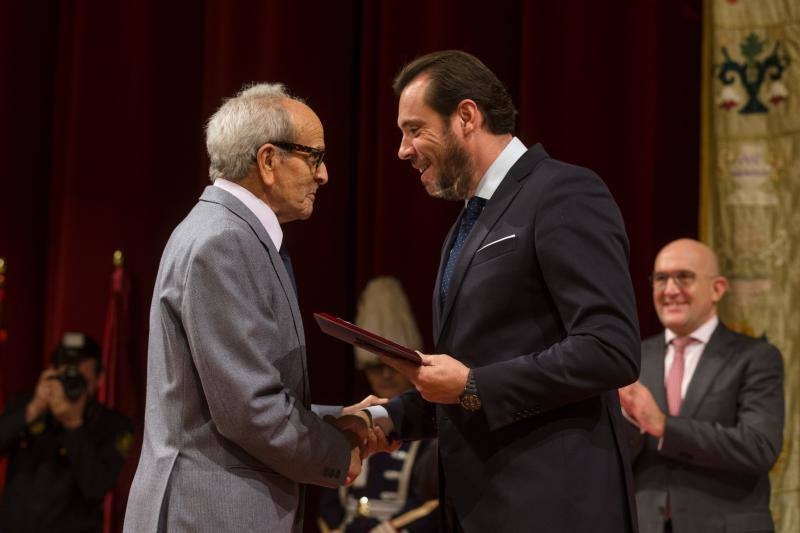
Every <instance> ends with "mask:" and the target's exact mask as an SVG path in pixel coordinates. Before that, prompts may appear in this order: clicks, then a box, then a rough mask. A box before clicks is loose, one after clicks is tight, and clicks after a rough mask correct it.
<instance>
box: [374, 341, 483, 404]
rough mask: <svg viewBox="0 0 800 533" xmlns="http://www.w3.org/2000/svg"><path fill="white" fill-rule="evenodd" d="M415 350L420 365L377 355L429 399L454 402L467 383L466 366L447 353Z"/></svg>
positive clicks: (467, 372)
mask: <svg viewBox="0 0 800 533" xmlns="http://www.w3.org/2000/svg"><path fill="white" fill-rule="evenodd" d="M417 353H418V354H419V356H420V357H422V365H421V366H416V365H413V364H411V363H406V362H405V361H402V360H400V359H395V358H393V357H384V356H381V360H382V361H383V362H384V363H385V364H387V365H389V366H391V367H392V368H394V369H395V370H397V371H398V372H400V373H401V374H403V375H404V376H405V377H407V378H408V379H409V380H410V381H411V382H412V383H413V384H414V387H416V389H417V390H418V391H419V393H420V394H421V395H422V397H423V398H425V399H426V400H428V401H429V402H433V403H458V397H459V396H461V393H462V392H464V386H466V384H467V376H468V375H469V368H467V367H466V366H465V365H464V364H463V363H461V362H460V361H459V360H457V359H454V358H453V357H451V356H449V355H445V354H438V355H425V354H423V353H420V352H417Z"/></svg>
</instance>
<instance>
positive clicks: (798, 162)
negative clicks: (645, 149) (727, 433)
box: [702, 0, 800, 533]
mask: <svg viewBox="0 0 800 533" xmlns="http://www.w3.org/2000/svg"><path fill="white" fill-rule="evenodd" d="M705 5H706V11H705V12H706V18H705V21H704V30H703V32H704V39H703V42H704V61H703V81H704V84H703V88H704V94H703V144H702V146H703V148H704V150H703V167H702V168H703V175H702V178H703V185H704V187H703V204H702V207H703V218H702V234H703V239H704V240H705V241H706V242H708V243H710V244H711V245H712V246H713V247H714V249H715V250H716V252H717V255H718V256H719V259H720V265H721V268H722V270H723V272H725V273H726V274H727V275H728V277H729V279H730V282H731V284H730V291H729V293H728V295H727V296H726V297H725V299H724V300H723V301H722V305H721V309H720V314H721V316H722V318H723V320H726V321H728V323H730V324H732V325H733V327H734V328H736V329H738V330H740V331H742V332H744V333H749V334H751V335H756V336H761V335H765V336H766V337H767V338H768V339H769V340H770V341H771V342H772V343H773V344H775V345H776V346H777V347H778V348H780V350H781V353H782V354H783V362H784V376H785V381H784V391H785V398H786V421H785V423H786V425H785V427H784V432H783V438H784V442H783V451H782V453H781V455H780V456H779V457H778V462H777V464H776V465H775V466H774V467H773V469H772V472H771V476H770V479H771V481H772V501H771V504H772V514H773V516H774V517H775V523H776V528H777V531H778V532H779V533H784V532H786V533H788V532H789V531H798V530H800V395H799V394H798V393H800V346H798V340H800V306H799V305H798V304H797V301H798V297H800V254H798V247H800V240H799V239H800V215H798V213H800V102H798V99H797V95H798V91H800V4H798V3H796V2H795V3H791V2H782V1H779V0H761V1H759V2H738V3H737V2H724V1H722V0H708V1H707V2H706V4H705Z"/></svg>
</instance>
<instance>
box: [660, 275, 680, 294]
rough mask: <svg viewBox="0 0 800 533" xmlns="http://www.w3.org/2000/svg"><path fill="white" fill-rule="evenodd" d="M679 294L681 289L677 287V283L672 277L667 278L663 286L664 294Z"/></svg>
mask: <svg viewBox="0 0 800 533" xmlns="http://www.w3.org/2000/svg"><path fill="white" fill-rule="evenodd" d="M679 292H681V288H680V287H678V283H677V282H676V281H675V278H674V277H673V276H670V277H668V278H667V283H666V285H664V294H678V293H679Z"/></svg>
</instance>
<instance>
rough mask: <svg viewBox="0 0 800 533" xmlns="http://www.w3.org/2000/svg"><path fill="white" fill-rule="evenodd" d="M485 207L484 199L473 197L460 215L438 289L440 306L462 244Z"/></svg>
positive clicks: (445, 298)
mask: <svg viewBox="0 0 800 533" xmlns="http://www.w3.org/2000/svg"><path fill="white" fill-rule="evenodd" d="M485 205H486V198H479V197H477V196H473V197H472V198H470V199H469V202H467V207H465V208H464V211H462V213H461V221H460V222H459V225H458V234H457V235H456V240H455V241H453V247H452V248H451V249H450V256H449V257H448V258H447V266H445V268H444V274H443V275H442V283H441V286H440V287H439V300H440V302H439V303H440V304H441V305H444V302H446V301H447V291H448V289H449V288H450V279H451V278H452V277H453V271H454V270H455V269H456V263H457V262H458V256H459V255H461V248H462V247H463V246H464V242H466V240H467V237H468V236H469V232H470V231H472V226H474V225H475V222H476V221H477V220H478V217H479V216H480V215H481V211H483V206H485Z"/></svg>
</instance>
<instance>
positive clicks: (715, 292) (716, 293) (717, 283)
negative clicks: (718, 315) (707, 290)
mask: <svg viewBox="0 0 800 533" xmlns="http://www.w3.org/2000/svg"><path fill="white" fill-rule="evenodd" d="M727 290H728V279H727V278H725V277H724V276H717V277H716V278H714V280H713V281H712V282H711V301H713V302H714V303H717V302H718V301H720V300H721V299H722V297H723V296H724V295H725V292H726V291H727Z"/></svg>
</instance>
